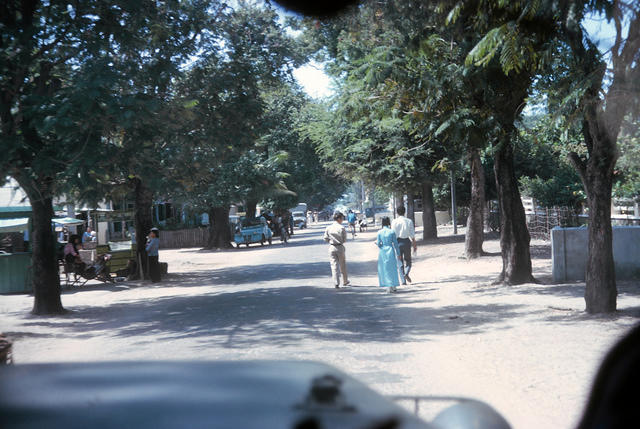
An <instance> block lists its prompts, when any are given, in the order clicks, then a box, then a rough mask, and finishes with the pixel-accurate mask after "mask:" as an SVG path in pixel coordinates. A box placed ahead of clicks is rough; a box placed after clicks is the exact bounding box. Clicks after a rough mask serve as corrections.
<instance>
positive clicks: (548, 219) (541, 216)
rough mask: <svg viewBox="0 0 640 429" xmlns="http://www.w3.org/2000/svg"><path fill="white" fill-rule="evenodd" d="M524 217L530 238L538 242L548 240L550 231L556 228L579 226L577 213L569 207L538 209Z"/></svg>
mask: <svg viewBox="0 0 640 429" xmlns="http://www.w3.org/2000/svg"><path fill="white" fill-rule="evenodd" d="M526 216H527V227H528V228H529V234H530V235H531V238H534V239H539V240H550V239H551V230H552V229H553V228H555V227H556V226H560V227H571V226H580V217H579V216H578V213H577V212H576V210H574V209H572V208H569V207H548V208H538V209H536V211H535V212H530V213H527V214H526Z"/></svg>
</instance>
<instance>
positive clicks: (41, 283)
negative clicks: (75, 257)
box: [16, 177, 65, 315]
mask: <svg viewBox="0 0 640 429" xmlns="http://www.w3.org/2000/svg"><path fill="white" fill-rule="evenodd" d="M16 180H18V183H19V184H20V186H21V187H22V189H24V191H25V193H26V194H27V196H28V197H29V202H30V203H31V210H32V226H33V231H32V233H31V240H32V250H33V253H32V255H31V265H32V267H31V269H32V271H31V272H32V273H33V277H32V279H33V295H34V302H33V310H32V313H33V314H37V315H47V314H62V313H65V309H64V308H63V307H62V302H61V300H60V271H59V268H58V261H57V260H56V253H57V241H56V237H55V234H54V232H53V228H52V227H51V219H52V218H53V203H52V196H51V187H52V180H51V179H49V178H47V179H41V180H38V181H37V182H34V181H32V180H30V179H27V178H23V177H16Z"/></svg>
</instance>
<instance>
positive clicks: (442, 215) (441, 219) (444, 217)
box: [415, 211, 460, 228]
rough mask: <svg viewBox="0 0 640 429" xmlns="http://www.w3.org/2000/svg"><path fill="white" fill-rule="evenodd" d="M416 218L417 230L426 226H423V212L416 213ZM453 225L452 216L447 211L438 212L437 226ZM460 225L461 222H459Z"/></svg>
mask: <svg viewBox="0 0 640 429" xmlns="http://www.w3.org/2000/svg"><path fill="white" fill-rule="evenodd" d="M415 216H416V224H415V226H416V228H418V227H421V226H424V225H422V212H415ZM448 223H451V216H449V212H447V211H436V225H446V224H448ZM458 223H460V222H458Z"/></svg>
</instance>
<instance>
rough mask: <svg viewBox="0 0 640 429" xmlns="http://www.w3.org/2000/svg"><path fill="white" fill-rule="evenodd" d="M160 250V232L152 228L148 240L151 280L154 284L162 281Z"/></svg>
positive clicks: (147, 248)
mask: <svg viewBox="0 0 640 429" xmlns="http://www.w3.org/2000/svg"><path fill="white" fill-rule="evenodd" d="M159 248H160V232H159V231H158V228H151V232H150V233H149V237H148V240H147V246H146V248H145V249H146V250H147V261H148V262H149V264H148V266H149V278H151V281H152V282H153V283H157V282H159V281H160V264H159V263H158V249H159Z"/></svg>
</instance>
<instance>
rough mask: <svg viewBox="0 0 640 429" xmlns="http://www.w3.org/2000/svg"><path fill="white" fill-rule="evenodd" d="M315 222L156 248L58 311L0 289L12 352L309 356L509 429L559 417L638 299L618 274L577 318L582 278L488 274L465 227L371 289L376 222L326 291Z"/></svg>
mask: <svg viewBox="0 0 640 429" xmlns="http://www.w3.org/2000/svg"><path fill="white" fill-rule="evenodd" d="M325 225H326V224H320V225H312V226H311V228H310V229H308V230H304V231H296V233H295V235H294V236H293V238H292V240H291V241H290V242H289V244H288V245H286V246H285V245H282V244H280V243H279V242H277V241H276V242H274V244H273V245H272V246H265V247H260V246H259V245H254V246H251V247H249V248H248V249H246V248H244V247H242V248H240V249H234V250H230V251H225V252H211V251H203V250H201V249H195V248H193V249H179V250H163V251H161V253H160V259H161V261H165V262H168V263H169V267H170V272H171V274H170V275H169V276H168V277H167V278H166V279H165V280H163V282H161V283H158V284H154V285H150V284H149V283H144V282H125V283H117V284H115V285H114V286H105V285H101V284H90V285H88V286H85V287H83V288H77V289H73V290H71V291H65V292H64V293H63V295H62V301H63V304H64V305H65V307H67V308H70V309H72V311H71V312H70V313H69V314H67V315H64V316H58V317H50V318H46V319H42V318H38V317H35V316H30V315H28V309H29V306H30V305H31V299H32V298H30V297H29V296H25V295H15V296H4V297H3V298H2V300H0V318H1V319H2V321H3V330H4V331H5V333H7V334H8V335H9V336H10V337H11V338H14V339H15V345H14V358H15V361H16V363H17V364H21V363H29V362H59V361H101V360H148V359H152V360H166V359H169V360H174V359H179V360H182V359H187V360H190V359H197V360H203V359H205V360H210V359H223V360H224V359H229V360H236V359H279V360H282V359H304V360H307V359H309V360H319V361H323V362H326V363H329V364H332V365H334V366H336V367H338V368H340V369H342V370H344V371H346V372H347V373H349V374H351V375H353V376H355V377H357V378H358V379H360V380H361V381H363V382H365V383H367V384H369V385H370V386H371V387H373V388H374V389H375V390H378V391H379V392H381V393H383V394H389V395H391V394H396V395H399V394H407V395H460V396H472V397H476V398H479V399H482V400H484V401H487V402H488V403H490V404H491V405H492V406H494V407H496V408H497V409H498V410H499V411H500V412H501V413H503V414H504V415H505V416H506V417H507V419H508V420H509V421H510V423H511V424H512V425H513V427H515V428H540V427H557V428H569V427H572V424H574V423H575V421H576V419H577V417H578V416H579V415H580V414H581V412H582V406H583V403H584V400H585V398H586V395H587V393H588V390H589V388H590V384H591V379H592V376H593V374H594V372H595V370H596V368H597V365H598V364H599V362H600V360H601V359H602V357H603V355H604V353H605V352H606V350H607V349H608V348H609V347H610V346H611V345H612V344H613V343H614V342H615V340H616V339H617V338H618V337H619V336H620V335H622V334H623V333H624V332H625V331H626V330H627V329H628V328H629V327H631V326H632V325H633V324H634V323H635V321H636V320H637V317H638V314H639V312H640V310H639V308H640V299H639V298H638V297H637V296H634V294H633V284H631V283H626V282H621V287H620V289H621V294H620V297H619V302H620V305H619V307H620V311H619V312H618V313H617V314H616V315H615V316H610V317H603V318H592V317H588V316H586V315H584V313H583V312H582V305H583V302H584V301H583V298H582V290H583V287H584V286H581V285H580V284H560V285H552V284H541V285H534V284H527V285H523V286H519V287H513V288H509V289H505V288H503V287H501V286H491V285H490V281H491V280H492V279H493V278H494V276H495V275H496V271H497V270H499V266H500V265H499V263H496V262H498V261H499V260H500V254H499V242H498V240H497V237H495V236H494V237H490V238H489V239H488V240H487V241H486V243H485V247H486V249H485V250H486V251H488V252H490V254H491V256H489V257H487V258H483V259H479V260H474V261H472V262H467V261H466V260H464V259H462V258H461V256H462V255H463V253H464V241H463V237H462V236H458V237H454V236H451V235H449V234H450V231H448V230H443V229H441V230H440V231H439V232H440V234H441V235H442V238H441V239H440V240H439V241H437V242H435V241H434V242H428V243H424V244H422V245H420V246H419V248H418V255H417V261H416V262H415V264H414V269H413V271H412V277H413V280H414V283H413V284H412V285H410V286H408V287H407V288H406V289H404V288H403V289H402V290H400V292H399V293H397V294H388V293H386V292H385V290H384V289H381V288H378V287H377V277H376V258H377V248H376V246H375V245H374V244H373V240H374V237H375V235H374V234H375V231H370V232H367V233H361V234H358V236H357V237H356V239H355V241H352V240H349V241H348V242H347V245H346V246H347V261H348V268H349V272H350V277H351V281H352V283H353V286H352V287H348V288H345V289H340V290H335V289H334V288H333V286H332V285H331V283H330V270H329V263H328V259H327V248H326V247H327V246H326V244H324V242H323V241H322V239H321V234H322V231H323V229H324V226H325ZM532 253H533V255H534V258H533V265H534V272H535V273H536V276H537V277H539V278H541V279H543V280H545V281H547V280H548V279H549V276H550V256H549V247H548V243H544V242H538V241H533V242H532ZM596 331H597V332H598V335H594V332H596ZM424 410H425V412H426V413H428V411H429V408H428V407H425V408H424ZM424 416H425V417H427V418H428V417H429V415H428V414H425V415H424Z"/></svg>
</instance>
